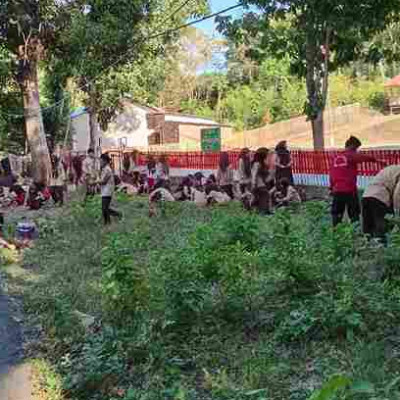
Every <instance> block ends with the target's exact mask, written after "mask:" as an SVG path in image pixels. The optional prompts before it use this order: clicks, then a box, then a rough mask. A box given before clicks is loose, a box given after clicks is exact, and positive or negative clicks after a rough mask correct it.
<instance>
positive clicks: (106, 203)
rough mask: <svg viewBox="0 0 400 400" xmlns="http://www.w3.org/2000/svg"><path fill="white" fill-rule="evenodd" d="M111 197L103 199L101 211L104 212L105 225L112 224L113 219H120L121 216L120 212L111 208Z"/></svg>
mask: <svg viewBox="0 0 400 400" xmlns="http://www.w3.org/2000/svg"><path fill="white" fill-rule="evenodd" d="M110 205H111V196H106V197H102V198H101V209H102V212H103V219H104V224H105V225H109V224H110V223H111V217H120V216H121V214H120V213H119V212H118V211H115V210H113V209H112V208H110Z"/></svg>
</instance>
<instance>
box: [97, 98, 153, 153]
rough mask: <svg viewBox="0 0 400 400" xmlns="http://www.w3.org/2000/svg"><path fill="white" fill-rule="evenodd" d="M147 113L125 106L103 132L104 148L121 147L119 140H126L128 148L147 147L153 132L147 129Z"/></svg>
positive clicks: (135, 107)
mask: <svg viewBox="0 0 400 400" xmlns="http://www.w3.org/2000/svg"><path fill="white" fill-rule="evenodd" d="M146 115H147V112H146V110H145V109H142V108H141V107H137V106H134V105H132V104H125V109H124V111H123V112H122V113H121V114H119V115H118V116H117V117H116V118H115V119H114V120H113V122H111V123H110V124H109V125H108V129H107V131H106V132H103V148H112V147H114V148H115V147H119V139H122V138H126V146H127V147H147V146H148V137H149V136H150V135H151V133H152V132H153V131H152V130H151V129H148V128H147V118H146Z"/></svg>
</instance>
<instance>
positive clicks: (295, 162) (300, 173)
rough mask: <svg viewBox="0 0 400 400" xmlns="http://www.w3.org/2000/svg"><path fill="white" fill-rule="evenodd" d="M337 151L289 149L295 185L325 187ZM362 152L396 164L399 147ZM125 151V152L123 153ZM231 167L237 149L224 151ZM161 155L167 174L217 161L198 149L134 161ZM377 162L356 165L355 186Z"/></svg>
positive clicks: (211, 167) (211, 168)
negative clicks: (357, 174)
mask: <svg viewBox="0 0 400 400" xmlns="http://www.w3.org/2000/svg"><path fill="white" fill-rule="evenodd" d="M337 153H338V151H304V150H294V151H292V152H291V157H292V168H293V174H294V179H295V182H296V184H300V185H316V186H329V176H328V174H329V168H330V165H331V162H332V158H333V157H334V156H335V155H336V154H337ZM364 153H365V154H369V155H373V156H374V157H375V158H376V159H379V160H384V161H386V162H387V163H388V164H390V165H395V164H398V165H400V150H368V151H365V152H364ZM110 154H111V155H112V157H113V159H114V163H115V164H114V165H116V164H119V165H121V163H120V162H119V161H120V159H121V158H122V153H120V152H110ZM125 154H126V153H125ZM228 154H229V158H230V161H231V164H232V166H233V168H234V169H236V168H237V166H238V161H239V155H240V153H239V152H237V151H230V152H228ZM161 155H164V156H166V157H167V159H168V164H169V166H170V170H171V176H186V175H188V174H193V173H195V172H198V171H201V172H203V173H204V174H205V175H208V174H211V173H216V171H217V169H218V163H219V157H220V155H219V153H202V152H171V153H148V154H145V153H139V154H136V164H137V165H139V166H145V165H146V162H147V160H148V158H149V156H152V157H153V158H155V159H157V158H158V157H159V156H161ZM381 168H382V167H381V165H380V164H377V163H364V164H362V165H360V168H359V186H360V187H361V188H362V187H365V186H366V185H367V184H368V182H369V181H370V179H371V177H373V176H374V175H376V174H377V173H378V172H379V171H380V169H381Z"/></svg>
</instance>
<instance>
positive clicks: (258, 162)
mask: <svg viewBox="0 0 400 400" xmlns="http://www.w3.org/2000/svg"><path fill="white" fill-rule="evenodd" d="M159 200H164V201H193V202H195V203H197V204H200V205H201V204H204V205H205V204H214V203H226V202H229V201H231V200H241V201H242V202H243V205H244V206H245V208H246V209H256V210H258V212H259V213H260V214H270V213H271V210H272V209H273V208H274V207H286V206H290V205H292V204H297V203H300V202H301V196H300V194H299V193H298V191H297V190H296V189H295V187H294V185H293V174H292V166H291V159H290V152H289V150H288V148H287V143H286V142H285V141H283V142H280V143H279V144H278V146H277V147H276V148H275V150H273V151H271V150H269V149H267V148H264V147H263V148H259V149H258V150H257V151H256V152H255V153H254V155H253V156H252V154H251V152H250V150H249V149H247V148H245V149H243V150H242V151H241V153H240V157H239V164H238V170H237V172H236V170H235V169H234V168H233V166H232V163H231V161H230V159H229V154H228V153H226V152H222V153H221V154H220V160H219V167H218V170H217V173H216V175H214V174H211V175H210V176H208V177H207V178H206V177H205V176H204V175H203V174H202V173H201V172H198V173H196V174H194V175H188V176H187V177H185V178H184V179H183V180H182V182H181V184H180V185H179V186H178V188H177V189H176V190H175V191H172V190H171V186H170V184H169V181H168V179H158V180H157V182H156V185H155V187H154V190H153V191H151V192H150V203H154V202H157V201H159Z"/></svg>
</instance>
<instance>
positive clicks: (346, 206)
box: [329, 136, 386, 226]
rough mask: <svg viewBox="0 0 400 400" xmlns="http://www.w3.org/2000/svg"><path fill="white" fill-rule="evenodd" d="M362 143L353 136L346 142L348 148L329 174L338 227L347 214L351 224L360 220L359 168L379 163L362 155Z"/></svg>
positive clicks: (334, 214)
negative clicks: (363, 164)
mask: <svg viewBox="0 0 400 400" xmlns="http://www.w3.org/2000/svg"><path fill="white" fill-rule="evenodd" d="M360 147H361V141H360V140H359V139H358V138H356V137H355V136H351V137H350V138H349V139H348V140H347V142H346V148H345V150H344V151H343V152H340V153H338V154H337V155H336V156H335V157H334V159H333V162H332V165H331V169H330V172H329V177H330V189H331V194H332V196H333V201H332V209H331V213H332V222H333V226H337V225H338V224H340V223H341V222H342V221H343V216H344V213H345V211H346V210H347V214H348V216H349V218H350V220H351V222H357V221H358V220H359V219H360V213H361V207H360V201H359V198H358V189H357V175H358V172H357V167H358V165H359V164H362V163H364V162H379V163H382V164H386V163H385V162H384V161H379V160H377V159H376V158H375V157H373V156H369V155H366V154H360V153H359V152H358V150H359V148H360Z"/></svg>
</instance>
